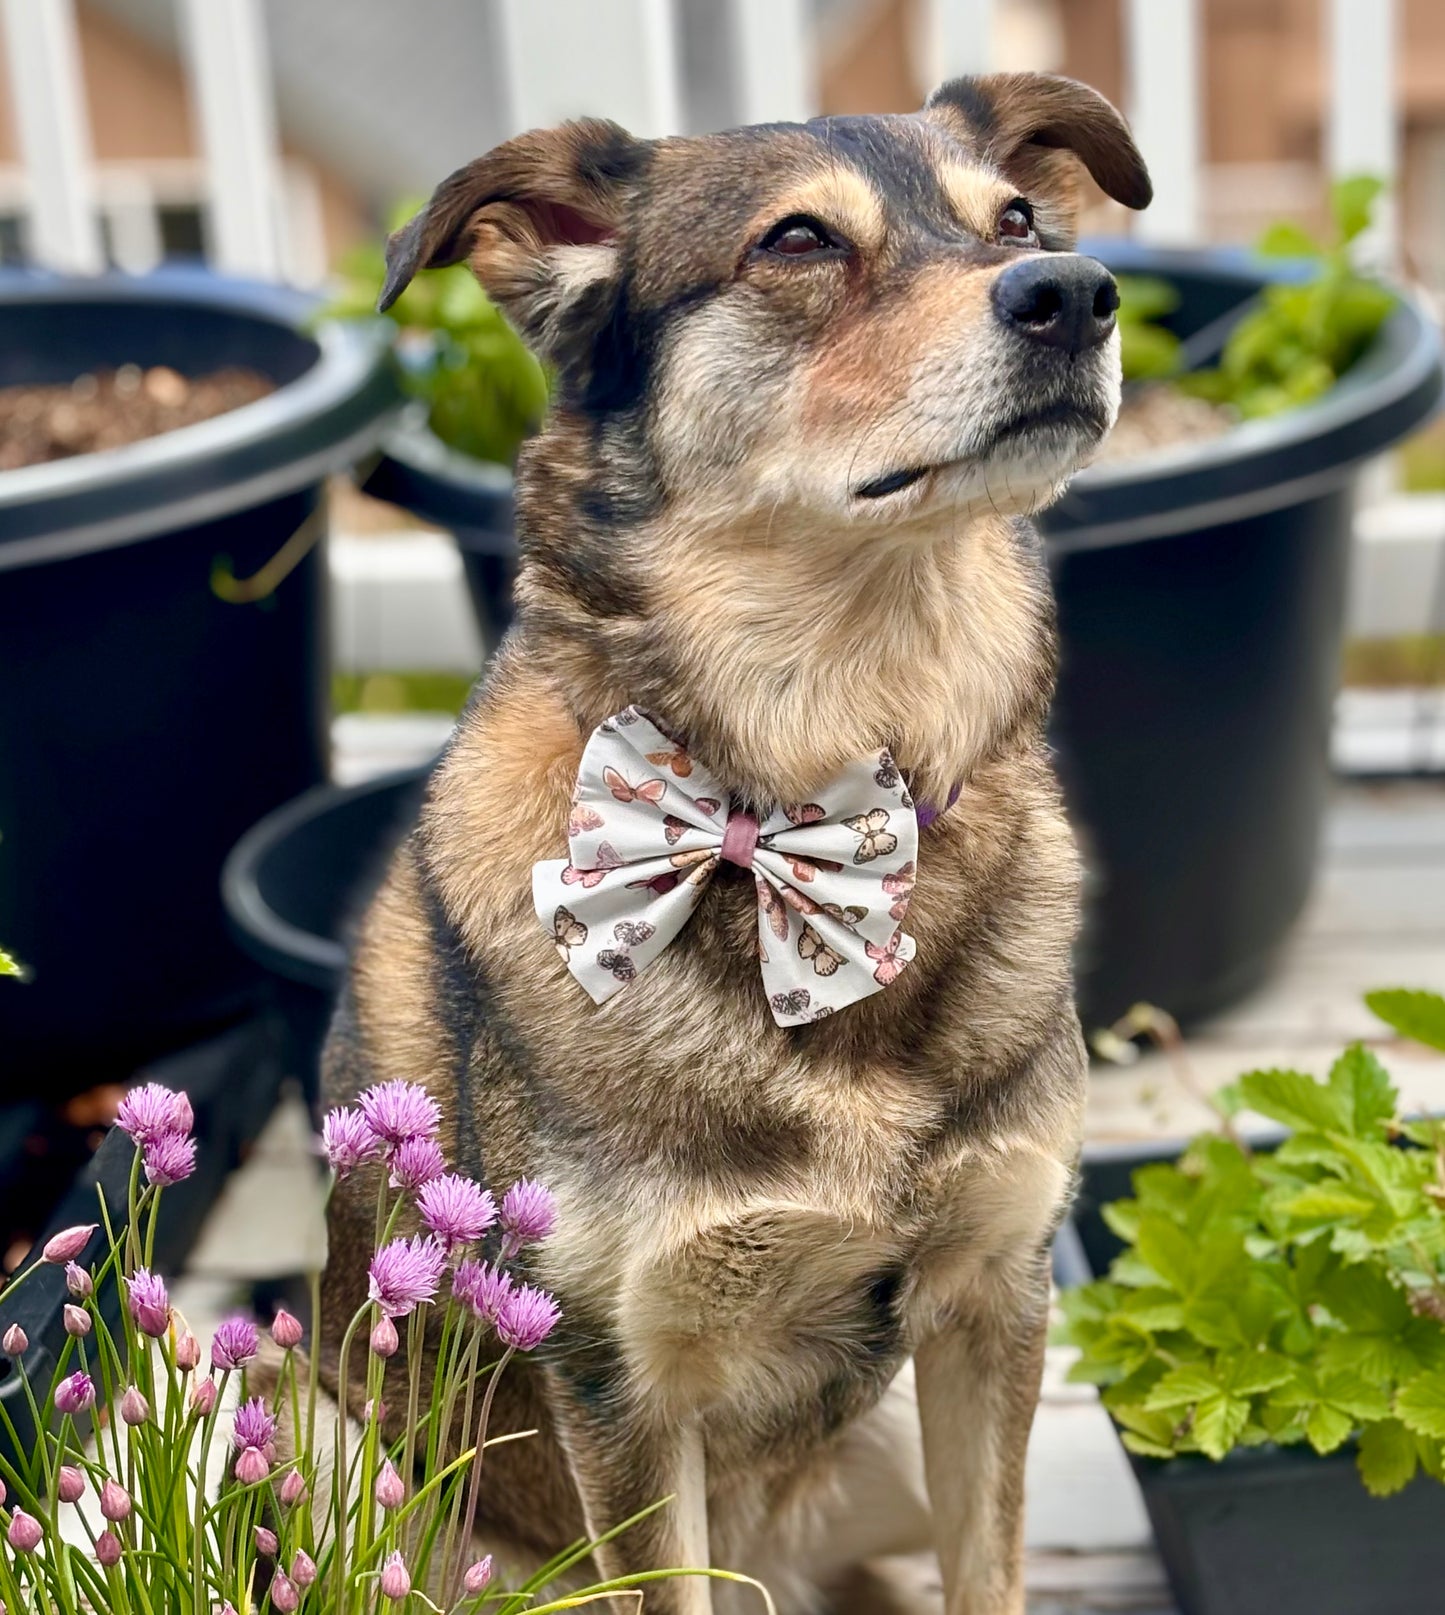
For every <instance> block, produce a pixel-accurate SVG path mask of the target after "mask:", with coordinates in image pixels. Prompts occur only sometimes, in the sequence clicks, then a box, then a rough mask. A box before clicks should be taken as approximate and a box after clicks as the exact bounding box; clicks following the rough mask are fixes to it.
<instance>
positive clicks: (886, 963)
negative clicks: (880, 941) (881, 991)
mask: <svg viewBox="0 0 1445 1615" xmlns="http://www.w3.org/2000/svg"><path fill="white" fill-rule="evenodd" d="M902 941H903V932H902V931H895V932H894V933H893V935H892V936H891V937H889V938H888V941H887V942H886V943H884V945H883V946H882V947H881V948H879V947H875V946H874V944H873V943H871V942H867V943H865V944H864V946H865V947H866V948H867V950H868V957H869V958H870V959H872V960H874V961H876V968H875V969H874V971H873V979H874V981H876V982H877V983H878V985H879V986H880V987H886V986H888V984H889V983H890V982H894V981H897V980H898V977H899V974H900V973H901V972H902V970H903V967H904V965H906V964H907V963H908V961H907V959H900V958H899V957H898V946H899V944H900V943H901V942H902Z"/></svg>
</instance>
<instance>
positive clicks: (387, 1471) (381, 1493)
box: [376, 1458, 406, 1509]
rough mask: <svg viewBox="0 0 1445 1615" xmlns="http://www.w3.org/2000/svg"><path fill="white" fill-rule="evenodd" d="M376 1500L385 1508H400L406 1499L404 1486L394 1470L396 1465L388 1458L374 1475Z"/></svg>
mask: <svg viewBox="0 0 1445 1615" xmlns="http://www.w3.org/2000/svg"><path fill="white" fill-rule="evenodd" d="M376 1500H377V1502H378V1503H380V1504H381V1506H382V1507H383V1508H385V1509H392V1508H400V1507H401V1505H402V1504H403V1503H404V1502H405V1501H406V1487H405V1486H404V1485H402V1480H401V1476H400V1475H398V1474H397V1472H396V1465H395V1464H394V1463H392V1461H391V1459H390V1458H388V1459H387V1460H386V1462H385V1463H384V1464H383V1465H382V1466H381V1473H380V1474H379V1475H378V1476H377V1477H376Z"/></svg>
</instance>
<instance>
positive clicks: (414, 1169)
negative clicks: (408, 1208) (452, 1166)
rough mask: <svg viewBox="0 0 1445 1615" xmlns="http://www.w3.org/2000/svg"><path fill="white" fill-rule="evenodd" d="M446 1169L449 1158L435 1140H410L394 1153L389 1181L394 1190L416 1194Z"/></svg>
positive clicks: (398, 1147)
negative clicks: (403, 1190)
mask: <svg viewBox="0 0 1445 1615" xmlns="http://www.w3.org/2000/svg"><path fill="white" fill-rule="evenodd" d="M446 1169H447V1158H446V1156H445V1155H443V1154H442V1147H441V1145H440V1144H438V1143H437V1141H436V1140H435V1139H434V1138H409V1139H407V1141H406V1143H405V1144H400V1145H398V1146H397V1148H396V1150H395V1152H394V1153H393V1155H392V1157H391V1176H390V1177H389V1178H388V1180H387V1181H388V1182H389V1183H390V1184H391V1186H392V1188H393V1189H405V1190H406V1191H407V1192H408V1193H409V1194H415V1193H416V1191H417V1190H418V1189H419V1188H421V1186H422V1185H423V1184H424V1183H430V1182H431V1181H432V1179H433V1178H439V1177H440V1176H441V1175H442V1173H443V1172H445V1171H446Z"/></svg>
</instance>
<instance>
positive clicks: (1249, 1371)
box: [1219, 1351, 1295, 1396]
mask: <svg viewBox="0 0 1445 1615" xmlns="http://www.w3.org/2000/svg"><path fill="white" fill-rule="evenodd" d="M1219 1367H1220V1377H1221V1379H1222V1380H1223V1383H1224V1385H1225V1388H1226V1389H1227V1390H1230V1391H1233V1392H1235V1394H1236V1395H1238V1396H1256V1395H1258V1394H1259V1392H1261V1391H1273V1390H1276V1389H1278V1387H1279V1386H1281V1385H1287V1384H1288V1383H1289V1381H1290V1380H1292V1379H1293V1378H1294V1376H1295V1368H1294V1365H1293V1364H1292V1363H1290V1362H1288V1361H1286V1360H1285V1358H1283V1357H1280V1356H1279V1355H1277V1354H1276V1353H1275V1352H1268V1351H1256V1352H1243V1353H1240V1354H1239V1355H1238V1356H1236V1357H1233V1358H1231V1359H1230V1360H1229V1361H1228V1362H1225V1361H1223V1360H1221V1362H1220V1365H1219Z"/></svg>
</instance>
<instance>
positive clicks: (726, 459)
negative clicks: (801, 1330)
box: [382, 74, 1150, 539]
mask: <svg viewBox="0 0 1445 1615" xmlns="http://www.w3.org/2000/svg"><path fill="white" fill-rule="evenodd" d="M1080 164H1082V166H1083V167H1084V168H1087V169H1088V171H1089V173H1090V174H1092V175H1093V177H1094V179H1095V180H1096V181H1097V182H1098V184H1099V185H1100V186H1101V187H1102V189H1103V190H1104V191H1105V192H1107V193H1108V195H1110V196H1112V197H1114V198H1116V199H1117V200H1119V201H1120V202H1123V203H1125V204H1127V205H1128V206H1130V207H1135V208H1138V207H1143V206H1145V205H1146V204H1147V203H1148V201H1149V198H1150V187H1149V179H1148V175H1147V173H1146V172H1145V168H1144V164H1143V162H1142V160H1141V158H1140V156H1139V153H1138V151H1137V149H1136V148H1135V146H1134V143H1133V141H1132V140H1131V138H1130V136H1129V132H1128V129H1127V127H1126V125H1125V124H1124V121H1123V119H1122V118H1121V117H1120V116H1119V114H1118V113H1117V112H1116V111H1115V110H1114V109H1113V107H1111V106H1110V105H1109V103H1108V102H1107V101H1105V100H1104V99H1103V98H1102V97H1101V96H1099V95H1097V94H1096V93H1095V92H1094V91H1092V90H1090V89H1087V88H1085V87H1084V86H1083V85H1080V84H1076V83H1073V82H1072V81H1070V80H1067V79H1061V78H1052V77H1046V76H1043V75H1037V74H998V75H993V76H990V77H983V78H972V79H960V80H957V81H955V82H953V83H950V84H947V85H945V86H944V87H943V88H942V89H940V90H939V91H937V92H936V93H935V94H934V95H933V96H932V97H930V99H929V101H928V104H927V105H926V107H925V108H924V109H923V111H922V112H920V113H918V114H916V115H912V116H906V117H902V116H892V117H848V118H826V119H818V120H815V121H814V122H811V123H807V124H777V125H761V126H758V127H754V128H746V129H738V130H733V131H730V132H728V133H724V134H718V135H707V136H700V137H696V138H679V139H667V140H658V141H644V140H637V139H634V138H633V137H632V136H630V135H628V134H627V133H626V132H625V131H623V130H622V129H620V128H618V127H617V126H616V125H615V124H611V123H606V122H601V121H594V120H588V121H583V122H578V123H571V124H567V125H564V126H562V127H561V128H557V129H551V130H540V131H534V132H532V133H530V134H526V135H522V136H520V137H519V138H517V139H515V140H511V141H509V142H507V143H506V144H505V145H503V146H500V147H498V148H497V149H496V150H495V151H493V152H492V153H491V154H490V155H488V156H486V157H483V158H480V159H479V160H478V161H476V162H474V163H472V164H470V165H469V166H467V167H466V168H463V169H460V170H458V172H456V173H455V174H453V175H452V176H451V177H450V178H449V179H447V180H446V181H444V182H443V184H442V185H441V186H439V187H438V189H437V191H436V193H435V195H434V196H433V197H432V199H431V201H430V202H429V203H428V204H427V206H426V208H425V209H424V210H423V211H422V212H421V213H420V214H419V215H418V216H417V217H416V218H415V219H413V220H412V221H411V222H410V223H409V224H408V225H406V226H405V227H404V228H403V229H402V230H399V231H398V232H397V233H396V234H395V235H394V236H393V237H392V239H391V241H390V243H389V245H388V251H387V264H388V276H387V282H386V287H385V290H384V292H383V294H382V307H383V308H384V307H386V306H388V305H389V303H390V302H391V301H392V300H393V299H394V298H395V297H396V296H397V295H399V293H400V292H401V290H402V289H403V288H404V287H405V286H406V285H407V283H408V282H409V281H410V279H411V278H412V276H413V275H414V274H415V273H416V272H417V270H419V269H421V268H425V267H429V266H434V265H442V264H451V263H456V262H458V261H460V260H462V259H464V258H466V259H469V260H470V263H471V266H472V268H473V270H474V271H475V273H476V274H477V276H478V278H479V279H480V280H481V282H482V284H483V286H485V287H486V289H487V291H488V292H489V293H490V294H491V295H492V297H493V298H494V299H495V300H496V301H497V302H498V303H499V304H500V305H501V306H502V308H503V309H505V310H506V312H507V313H508V315H509V316H510V317H511V319H512V320H513V321H514V323H515V324H516V325H517V327H518V329H519V330H520V331H521V332H522V333H523V335H524V337H526V339H527V340H528V341H529V342H531V343H532V344H533V346H534V347H535V348H536V350H537V351H538V352H539V353H540V354H541V355H542V356H543V357H544V358H545V359H546V360H547V361H548V362H549V363H550V365H551V366H552V367H553V369H554V372H555V378H556V393H555V399H554V413H553V423H552V425H551V427H550V428H549V430H550V431H551V432H553V433H557V432H562V433H565V434H570V437H571V439H572V440H573V441H574V442H586V443H589V444H592V445H593V446H594V447H595V446H597V445H602V444H605V445H606V447H605V451H603V452H598V453H597V454H596V456H595V463H594V464H593V465H592V466H591V468H590V472H591V474H592V476H593V478H594V487H593V500H594V505H595V506H596V508H597V509H605V510H606V511H607V512H609V513H610V514H609V520H610V521H611V522H612V524H613V525H614V526H615V525H616V524H617V523H618V522H619V521H620V522H623V523H625V522H626V521H627V519H628V515H629V513H631V515H632V516H633V517H634V518H635V519H638V520H641V519H643V518H645V517H646V516H649V515H655V514H658V513H659V512H661V511H662V510H664V509H665V510H667V511H668V512H669V513H671V514H673V515H675V516H677V517H679V518H680V519H681V520H683V521H685V522H686V521H688V520H689V519H692V520H695V521H701V522H703V523H704V524H714V525H715V524H716V522H717V520H718V518H719V517H720V516H721V517H723V518H724V519H740V518H743V517H745V516H746V513H747V512H749V511H758V512H762V513H764V514H767V515H768V516H769V518H770V523H773V522H775V521H776V516H777V513H778V512H779V511H784V512H791V513H795V514H796V515H797V516H799V517H803V518H809V517H811V518H821V519H822V523H825V524H826V525H827V527H828V529H829V530H830V531H842V532H845V533H856V534H858V535H859V536H860V537H862V538H864V539H868V538H870V537H871V536H874V535H876V534H877V532H878V530H879V527H880V525H884V526H888V527H904V528H907V527H912V526H915V525H917V524H919V523H920V522H923V523H925V524H926V523H928V522H929V520H930V518H936V517H937V515H938V514H939V513H940V512H942V513H945V514H947V515H948V516H949V517H950V518H952V517H953V516H956V515H957V514H959V513H960V512H962V513H965V514H966V513H967V512H968V511H969V510H970V509H973V508H976V509H978V510H986V509H989V508H993V509H996V510H1003V511H1010V510H1012V511H1023V510H1032V509H1035V508H1037V507H1038V506H1040V505H1041V504H1042V503H1044V502H1046V501H1047V499H1048V498H1049V497H1051V496H1052V494H1053V493H1054V491H1055V490H1056V489H1057V488H1058V487H1059V486H1060V484H1061V483H1062V481H1063V480H1064V479H1065V478H1066V477H1067V476H1068V475H1069V474H1070V473H1071V472H1072V471H1073V470H1074V469H1076V468H1077V467H1078V465H1079V464H1080V463H1081V462H1082V461H1084V460H1085V459H1087V458H1088V456H1089V455H1090V453H1091V451H1092V450H1093V449H1094V447H1095V446H1096V445H1097V444H1098V442H1099V440H1100V439H1101V438H1102V437H1103V435H1104V433H1105V432H1106V431H1107V430H1108V428H1109V426H1110V425H1111V424H1112V421H1113V418H1114V415H1115V412H1116V410H1117V405H1118V394H1119V359H1118V341H1117V337H1116V336H1115V332H1114V309H1115V307H1116V304H1117V293H1116V291H1115V287H1114V283H1113V281H1112V279H1111V278H1110V276H1109V275H1108V273H1107V272H1106V271H1105V270H1104V269H1103V268H1102V266H1100V265H1099V264H1097V263H1095V262H1094V261H1093V260H1092V259H1088V258H1084V257H1080V256H1078V255H1077V254H1075V253H1073V252H1071V250H1070V248H1071V246H1072V243H1073V239H1074V227H1075V214H1076V210H1077V202H1076V190H1077V184H1078V174H1079V165H1080ZM579 424H583V425H585V426H586V428H587V430H586V431H585V432H583V433H579V432H578V430H577V428H578V425H579ZM801 525H802V526H803V527H804V528H807V529H813V528H815V527H816V526H818V525H819V523H818V522H817V521H815V520H807V519H804V520H803V521H802V523H801ZM934 525H936V521H935V522H934Z"/></svg>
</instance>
